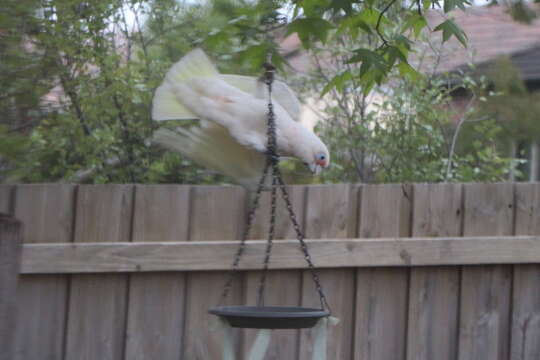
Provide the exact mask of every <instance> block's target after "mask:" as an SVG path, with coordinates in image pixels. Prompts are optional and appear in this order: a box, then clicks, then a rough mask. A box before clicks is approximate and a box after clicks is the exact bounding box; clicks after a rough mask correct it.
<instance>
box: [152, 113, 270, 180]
mask: <svg viewBox="0 0 540 360" xmlns="http://www.w3.org/2000/svg"><path fill="white" fill-rule="evenodd" d="M201 124H202V125H203V126H191V127H189V128H185V127H178V128H176V129H174V130H170V129H167V128H160V129H158V130H156V131H155V132H154V137H153V142H154V143H157V144H158V145H161V146H163V147H165V148H166V149H169V150H172V151H176V152H179V153H181V154H183V155H185V156H186V157H188V158H190V159H192V160H193V161H195V162H197V163H198V164H200V165H202V166H205V167H207V168H209V169H212V170H216V171H218V172H220V173H222V174H224V175H227V176H229V177H231V178H233V179H235V180H236V181H237V182H238V183H239V184H242V185H244V186H250V187H251V186H253V185H254V184H256V183H257V182H258V180H259V177H260V176H261V173H262V169H263V167H264V164H265V157H264V154H261V153H259V152H257V151H255V150H252V149H250V148H247V147H245V146H243V145H240V144H239V143H238V142H237V141H236V140H235V139H234V138H233V137H231V136H230V134H229V132H228V131H227V129H225V128H224V127H222V126H220V125H217V124H215V123H212V122H208V121H201Z"/></svg>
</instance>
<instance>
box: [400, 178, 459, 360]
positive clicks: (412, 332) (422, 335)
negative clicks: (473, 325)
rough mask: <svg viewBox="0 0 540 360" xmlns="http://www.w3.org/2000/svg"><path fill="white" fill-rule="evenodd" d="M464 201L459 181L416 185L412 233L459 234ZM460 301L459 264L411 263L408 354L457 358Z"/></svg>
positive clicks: (418, 359)
mask: <svg viewBox="0 0 540 360" xmlns="http://www.w3.org/2000/svg"><path fill="white" fill-rule="evenodd" d="M462 205H463V204H462V186H461V185H460V184H418V185H415V186H414V211H413V225H412V226H413V229H412V234H413V236H430V237H432V236H433V237H437V236H459V235H460V234H461V224H462V215H463V209H462ZM458 305H459V268H458V267H442V266H441V267H436V268H423V267H421V268H413V269H411V281H410V288H409V324H408V336H407V340H408V345H407V359H409V360H430V359H437V360H454V359H456V356H457V344H458V342H457V327H458V318H459V315H458Z"/></svg>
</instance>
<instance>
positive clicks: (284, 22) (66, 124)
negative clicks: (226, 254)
mask: <svg viewBox="0 0 540 360" xmlns="http://www.w3.org/2000/svg"><path fill="white" fill-rule="evenodd" d="M403 4H406V5H403ZM467 4H468V2H467V0H415V1H413V2H405V3H403V2H397V1H396V0H366V1H356V0H298V1H285V0H272V1H270V0H260V1H251V0H208V1H205V2H200V3H197V2H191V1H186V2H180V1H176V0H116V1H111V0H94V1H91V2H90V1H86V2H81V1H76V0H45V1H42V0H40V1H38V0H28V1H24V2H21V1H16V0H6V1H3V2H2V9H1V10H2V11H0V40H1V42H0V70H1V71H0V112H1V113H2V114H3V116H2V118H1V119H0V141H1V144H0V172H1V173H0V179H2V180H3V181H9V180H13V179H16V180H18V181H26V182H43V181H57V180H64V181H83V182H95V183H101V182H196V183H216V182H222V181H227V179H226V178H224V177H222V176H219V175H217V174H214V173H212V172H209V171H207V170H205V169H201V168H199V167H198V166H196V165H195V164H193V163H191V162H190V161H189V160H188V159H185V158H183V157H182V156H181V155H179V154H173V153H166V152H164V151H163V150H161V149H158V148H155V147H154V146H152V145H151V144H149V142H148V139H149V138H150V136H151V133H152V131H153V130H154V128H155V123H153V122H152V121H151V119H150V107H151V98H152V94H153V91H154V89H155V88H156V86H158V84H159V83H160V81H161V80H162V78H163V75H164V73H165V71H166V70H167V69H168V67H169V66H170V65H171V64H172V63H173V62H174V61H177V60H178V59H179V58H180V57H181V56H182V55H183V54H185V53H186V52H187V51H188V50H190V49H192V48H193V47H196V46H201V47H203V48H205V50H207V51H208V52H209V53H210V54H211V55H212V56H213V57H214V58H216V59H217V60H218V65H219V66H220V69H221V70H222V71H224V72H232V73H243V74H258V73H260V67H261V64H262V63H263V62H264V61H265V60H266V58H267V55H268V54H270V55H271V56H272V62H273V63H274V64H276V65H277V66H278V67H279V68H280V69H282V70H285V69H286V68H287V67H286V62H287V61H286V59H285V58H283V57H282V55H281V54H280V53H279V51H278V45H277V43H276V39H278V38H282V37H283V36H285V35H286V34H292V33H297V34H298V37H299V38H300V39H301V41H302V45H303V46H304V48H305V49H307V51H309V52H310V53H312V54H315V55H317V53H318V51H319V50H320V48H321V47H322V48H326V49H333V48H339V49H340V53H339V54H338V55H339V67H336V68H335V70H333V71H331V72H329V73H328V74H326V75H327V76H325V77H319V78H317V79H316V80H313V81H312V80H309V81H308V83H307V84H305V87H304V90H306V93H309V94H311V96H315V95H317V96H318V95H319V94H320V93H327V96H330V99H332V100H331V103H329V105H328V106H327V107H325V108H324V109H323V112H324V117H325V118H328V119H330V120H331V121H330V122H329V123H328V124H324V125H321V131H322V132H323V134H324V136H325V137H326V140H327V141H328V142H329V143H330V144H331V145H334V146H332V148H333V150H334V151H335V154H336V158H337V161H336V164H337V165H336V166H335V167H334V169H333V170H332V171H331V172H330V173H329V174H328V175H327V178H326V180H328V181H330V180H332V181H356V180H362V181H400V180H403V181H408V180H411V181H412V180H414V179H417V180H418V179H424V180H429V179H432V180H434V181H435V180H441V179H445V178H448V177H450V176H451V177H452V178H454V179H462V180H467V179H480V175H478V174H475V175H470V174H468V173H467V172H466V171H465V170H463V172H462V173H461V172H460V171H461V169H474V167H472V166H473V163H475V162H476V163H477V165H478V164H480V165H478V166H477V167H476V168H475V169H479V171H482V170H483V169H484V168H483V167H482V166H484V165H482V164H485V162H486V161H487V162H490V163H491V164H495V165H493V166H494V168H496V169H501V168H503V167H504V164H505V163H504V161H503V160H501V159H499V158H498V155H497V152H496V151H491V152H490V151H488V150H486V147H488V148H489V147H490V144H489V141H488V142H487V143H484V142H482V141H481V142H480V143H481V144H482V146H483V147H482V148H481V149H480V148H479V149H478V151H476V152H474V155H473V157H472V158H467V157H466V156H465V157H463V156H462V155H460V154H455V155H453V161H452V164H454V165H455V166H454V167H452V166H451V169H452V171H451V174H450V175H448V176H447V175H444V174H445V172H444V164H443V163H444V156H443V155H444V153H445V151H446V153H448V151H447V150H448V141H449V138H451V136H450V135H449V132H448V131H449V130H448V122H449V121H450V118H451V117H452V116H453V115H451V114H450V113H449V112H448V111H447V110H448V109H447V102H448V99H449V95H448V93H447V92H444V91H443V92H442V93H441V94H440V95H439V94H438V93H439V90H438V89H439V88H440V86H439V85H438V84H435V83H432V82H430V81H429V80H427V79H424V78H422V76H421V75H420V74H419V73H417V72H416V70H414V68H413V66H411V65H409V61H410V57H411V52H412V49H413V45H414V42H415V41H418V39H419V37H420V36H422V34H423V33H424V32H425V31H426V30H427V31H436V32H440V33H441V36H442V38H443V39H444V40H448V39H449V38H452V37H455V38H457V40H459V41H460V42H462V43H463V44H464V45H465V44H466V35H465V34H464V33H463V32H462V30H461V29H459V27H457V26H456V24H455V23H454V22H453V21H452V19H451V16H450V15H449V13H450V12H451V11H453V10H455V9H459V8H464V6H466V5H467ZM433 8H434V9H440V11H441V12H442V13H443V14H446V15H445V17H444V19H443V20H442V21H441V23H440V24H435V26H434V27H433V28H430V27H429V26H428V23H427V20H426V12H427V10H428V9H433ZM340 39H346V41H347V43H346V44H343V43H341V42H340V41H341V40H340ZM344 45H347V46H344ZM385 82H386V85H385ZM374 90H377V91H374ZM385 91H386V92H388V94H389V95H391V96H388V97H385V98H384V100H383V101H379V105H378V107H377V108H376V109H375V108H369V107H368V106H367V105H366V104H367V102H366V100H367V99H368V98H369V97H372V96H373V94H375V93H384V92H385ZM345 99H347V100H345ZM332 102H333V103H332ZM340 102H341V104H340ZM344 102H352V103H355V104H357V103H358V104H360V105H361V106H358V109H359V110H355V111H357V112H355V113H350V114H347V116H346V117H345V119H346V121H347V123H346V124H345V127H344V128H340V127H339V126H338V125H340V124H341V123H340V122H336V121H334V120H335V119H338V118H340V117H341V114H340V111H341V112H344V111H345V110H344V107H343V103H344ZM432 103H435V104H437V106H436V107H433V106H431V104H432ZM336 104H337V105H336ZM358 104H357V105H358ZM355 106H356V105H355ZM405 108H407V109H409V110H407V111H408V112H404V111H401V110H400V109H405ZM358 111H359V112H358ZM471 116H472V115H471ZM377 124H378V125H377ZM490 124H491V125H490ZM474 126H487V127H488V129H479V130H478V132H479V133H480V131H491V130H490V129H495V128H497V126H496V125H495V124H492V123H491V122H482V123H481V124H480V123H478V124H476V123H475V125H474ZM503 127H504V126H503ZM428 135H433V136H432V137H431V138H430V137H429V136H428ZM338 144H339V145H341V144H344V145H346V146H344V147H343V151H342V150H341V149H340V148H339V147H337V146H335V145H338ZM397 144H401V146H398V145H397ZM458 150H459V149H458ZM347 151H349V153H347ZM481 152H483V153H481ZM446 157H448V156H446ZM496 160H497V161H498V160H500V161H501V163H500V164H499V165H496V162H497V161H496ZM347 161H352V165H351V164H350V163H348V162H347ZM462 163H463V164H465V165H463V166H462V165H461V164H462ZM359 164H360V165H361V166H359ZM366 164H368V165H369V166H365V165H366ZM396 164H397V165H396ZM441 164H443V165H441ZM284 166H285V168H289V170H292V171H293V172H295V171H297V172H299V173H300V174H299V176H300V177H303V171H300V169H299V168H298V167H297V166H296V165H295V164H284ZM389 166H390V167H389ZM364 168H365V169H364ZM359 169H361V170H359ZM359 171H360V172H359ZM475 171H476V170H474V171H472V172H473V173H474V172H475ZM497 171H498V170H497ZM361 172H363V173H361ZM495 172H496V171H495V170H489V171H488V173H487V175H485V176H486V179H495V178H498V175H497V174H495ZM428 174H429V175H428ZM443 175H444V176H443ZM342 176H343V177H342ZM482 176H483V175H482Z"/></svg>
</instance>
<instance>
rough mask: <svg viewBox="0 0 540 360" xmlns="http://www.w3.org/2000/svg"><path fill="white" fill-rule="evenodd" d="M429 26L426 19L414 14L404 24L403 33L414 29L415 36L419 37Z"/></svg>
mask: <svg viewBox="0 0 540 360" xmlns="http://www.w3.org/2000/svg"><path fill="white" fill-rule="evenodd" d="M426 26H427V21H426V18H425V17H424V16H422V15H420V14H416V13H415V14H412V15H411V16H409V17H408V18H407V20H406V21H405V24H403V32H405V31H407V30H408V29H412V31H413V33H414V36H415V37H418V36H419V35H420V33H421V32H422V30H423V29H424V28H425V27H426Z"/></svg>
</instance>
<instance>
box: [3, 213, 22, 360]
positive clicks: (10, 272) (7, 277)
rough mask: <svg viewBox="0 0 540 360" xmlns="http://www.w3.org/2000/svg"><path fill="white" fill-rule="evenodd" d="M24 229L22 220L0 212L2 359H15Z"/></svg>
mask: <svg viewBox="0 0 540 360" xmlns="http://www.w3.org/2000/svg"><path fill="white" fill-rule="evenodd" d="M22 232H23V227H22V223H21V222H19V221H17V220H16V219H15V218H13V217H12V216H7V215H1V214H0V349H1V351H0V360H11V359H13V358H14V351H13V350H14V348H13V344H14V342H13V340H14V336H15V332H14V329H15V324H16V322H15V321H16V318H15V315H16V314H17V313H16V310H17V305H16V304H17V299H16V298H17V283H18V279H19V267H20V260H21V249H22Z"/></svg>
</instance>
